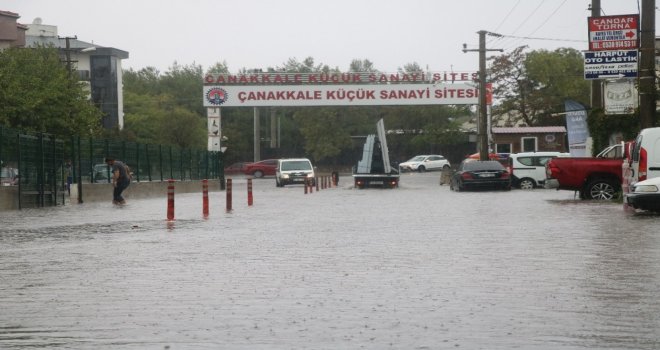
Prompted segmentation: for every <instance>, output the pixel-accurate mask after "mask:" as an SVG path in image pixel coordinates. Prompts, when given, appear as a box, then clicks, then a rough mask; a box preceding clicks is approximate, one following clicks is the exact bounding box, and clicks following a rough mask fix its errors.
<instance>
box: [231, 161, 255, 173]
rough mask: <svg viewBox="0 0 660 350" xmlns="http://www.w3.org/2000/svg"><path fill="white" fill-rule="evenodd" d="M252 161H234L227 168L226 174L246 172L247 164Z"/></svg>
mask: <svg viewBox="0 0 660 350" xmlns="http://www.w3.org/2000/svg"><path fill="white" fill-rule="evenodd" d="M248 164H250V163H247V162H238V163H233V164H232V165H230V166H228V167H226V168H225V175H237V174H241V175H242V174H243V173H244V172H245V166H246V165H248Z"/></svg>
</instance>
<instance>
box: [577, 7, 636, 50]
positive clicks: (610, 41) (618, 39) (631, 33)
mask: <svg viewBox="0 0 660 350" xmlns="http://www.w3.org/2000/svg"><path fill="white" fill-rule="evenodd" d="M588 23H589V25H588V27H589V51H604V50H636V49H637V48H638V28H639V15H616V16H602V17H589V19H588Z"/></svg>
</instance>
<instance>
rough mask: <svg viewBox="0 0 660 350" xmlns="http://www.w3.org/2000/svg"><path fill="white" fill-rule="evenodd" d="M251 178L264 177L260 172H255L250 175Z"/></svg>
mask: <svg viewBox="0 0 660 350" xmlns="http://www.w3.org/2000/svg"><path fill="white" fill-rule="evenodd" d="M252 176H254V177H264V172H263V171H261V170H257V171H255V172H254V173H252Z"/></svg>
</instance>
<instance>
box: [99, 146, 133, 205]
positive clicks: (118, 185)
mask: <svg viewBox="0 0 660 350" xmlns="http://www.w3.org/2000/svg"><path fill="white" fill-rule="evenodd" d="M105 163H106V164H108V166H110V167H111V169H110V170H111V172H112V186H113V187H114V190H113V192H112V204H117V205H124V204H126V200H124V197H122V196H121V194H122V192H124V190H125V189H126V188H127V187H128V185H130V184H131V173H130V170H129V169H128V166H126V164H124V163H123V162H120V161H118V160H116V159H114V158H112V157H106V158H105Z"/></svg>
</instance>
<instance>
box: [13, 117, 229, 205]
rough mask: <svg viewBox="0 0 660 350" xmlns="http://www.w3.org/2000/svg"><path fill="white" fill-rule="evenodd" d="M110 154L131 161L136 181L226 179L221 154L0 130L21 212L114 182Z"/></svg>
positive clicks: (59, 201) (54, 203) (51, 203)
mask: <svg viewBox="0 0 660 350" xmlns="http://www.w3.org/2000/svg"><path fill="white" fill-rule="evenodd" d="M107 156H110V157H114V158H115V159H118V160H121V161H122V162H124V163H126V164H127V165H128V166H129V167H130V168H131V171H132V172H133V181H138V182H142V181H166V180H168V179H175V180H180V181H189V180H201V179H222V180H224V171H223V169H224V164H223V163H224V162H223V157H222V153H220V152H209V151H206V150H193V149H182V148H178V147H174V146H163V145H149V144H139V143H134V142H127V141H117V140H108V139H92V138H80V137H72V138H70V139H69V140H66V141H65V140H60V139H56V138H54V137H53V136H51V135H48V134H43V133H38V134H32V133H25V132H19V131H17V130H14V129H9V128H3V127H0V162H1V166H2V167H8V168H15V169H18V173H19V175H20V177H19V181H18V186H19V190H18V192H19V207H20V208H30V207H31V208H34V207H44V206H52V205H59V204H63V203H64V201H65V199H66V198H67V197H66V194H67V186H69V185H71V186H75V185H76V184H83V183H109V182H110V181H111V174H110V169H109V167H107V165H106V164H105V162H104V159H105V157H107ZM78 188H79V189H81V187H78ZM80 195H82V194H81V193H80V192H79V196H80Z"/></svg>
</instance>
